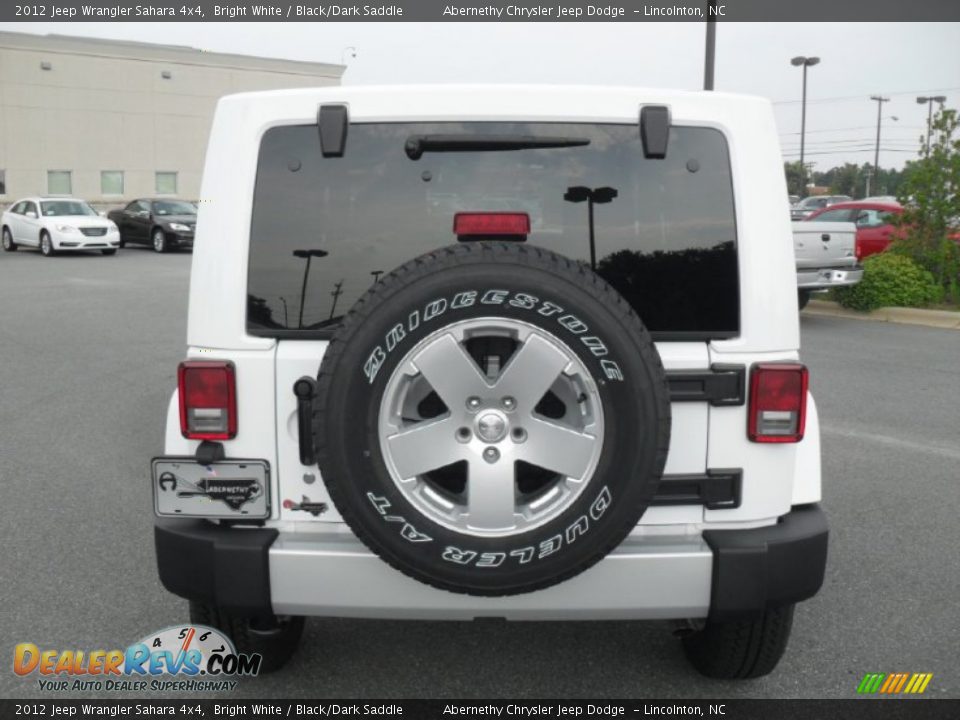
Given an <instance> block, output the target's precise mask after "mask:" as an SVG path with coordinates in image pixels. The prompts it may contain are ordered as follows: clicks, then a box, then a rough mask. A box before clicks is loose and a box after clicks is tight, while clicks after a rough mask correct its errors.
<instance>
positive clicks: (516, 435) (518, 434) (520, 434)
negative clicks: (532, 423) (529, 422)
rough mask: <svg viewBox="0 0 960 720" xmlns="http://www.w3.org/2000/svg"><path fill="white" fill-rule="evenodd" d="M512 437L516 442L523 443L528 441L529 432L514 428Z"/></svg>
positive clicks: (511, 432) (511, 433)
mask: <svg viewBox="0 0 960 720" xmlns="http://www.w3.org/2000/svg"><path fill="white" fill-rule="evenodd" d="M510 437H511V438H513V441H514V442H518V443H522V442H523V441H524V440H526V439H527V431H526V430H524V429H523V428H520V427H518V428H514V429H513V430H511V431H510Z"/></svg>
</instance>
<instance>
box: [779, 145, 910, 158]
mask: <svg viewBox="0 0 960 720" xmlns="http://www.w3.org/2000/svg"><path fill="white" fill-rule="evenodd" d="M873 151H874V148H873V147H865V148H858V149H856V150H816V151H814V152H808V153H805V154H806V155H847V154H850V155H853V154H856V153H864V152H873ZM880 151H881V152H894V153H914V154H916V155H917V156H918V157H919V151H918V150H900V149H898V148H880ZM782 155H783V156H784V157H800V153H799V152H798V151H796V150H791V151H790V152H784V153H782Z"/></svg>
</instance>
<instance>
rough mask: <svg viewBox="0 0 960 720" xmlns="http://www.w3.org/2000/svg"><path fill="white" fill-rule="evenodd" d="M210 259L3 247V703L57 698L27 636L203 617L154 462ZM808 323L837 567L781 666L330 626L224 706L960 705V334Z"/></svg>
mask: <svg viewBox="0 0 960 720" xmlns="http://www.w3.org/2000/svg"><path fill="white" fill-rule="evenodd" d="M189 264H190V256H189V255H188V254H171V255H163V256H159V255H156V254H154V253H153V252H152V251H150V250H147V249H142V250H141V249H136V248H128V249H125V250H122V251H121V252H120V253H119V254H118V255H117V256H116V257H102V256H99V255H84V256H62V257H57V258H53V259H46V258H43V257H41V256H40V255H39V254H38V253H36V252H34V251H19V252H17V253H13V254H2V255H0V373H2V380H0V387H2V396H0V397H2V402H0V593H2V603H0V697H5V698H26V697H48V698H50V699H54V698H55V697H56V696H51V695H49V694H46V695H45V694H44V693H43V692H41V691H40V690H39V688H38V685H37V682H36V679H35V678H36V676H34V677H33V678H31V679H22V678H19V677H17V676H15V675H14V674H13V672H12V671H11V664H12V655H13V648H14V646H15V644H16V643H20V642H33V643H36V644H37V645H38V646H40V647H41V648H57V649H61V650H65V649H86V650H89V649H97V648H101V649H110V648H123V647H126V646H127V645H129V644H130V643H132V642H134V641H136V640H137V639H139V638H141V637H143V636H144V635H146V634H147V633H149V632H151V631H153V630H156V629H159V628H163V627H166V626H168V625H173V624H177V623H181V622H183V621H184V619H185V617H186V604H185V603H184V602H183V601H181V600H179V599H177V598H175V597H173V596H171V595H170V594H168V593H167V592H166V591H165V590H164V589H163V588H162V587H161V586H160V583H159V581H158V580H157V575H156V570H155V564H154V551H153V539H152V522H153V518H152V504H151V497H150V488H149V483H148V480H147V472H148V469H147V468H148V461H149V459H150V458H151V457H152V456H153V455H156V454H159V453H161V452H162V450H163V448H162V441H163V440H162V439H163V423H164V417H165V407H166V404H167V401H168V398H169V394H170V392H171V390H172V388H173V387H174V384H175V369H176V365H177V363H178V361H179V360H181V359H182V357H183V352H184V344H185V332H186V306H187V286H188V276H189ZM802 333H803V347H804V350H803V358H804V360H805V361H806V362H807V363H808V365H809V366H810V369H811V377H812V387H813V392H814V393H815V396H816V399H817V403H818V406H819V410H820V415H821V419H822V424H823V472H824V481H825V492H824V495H825V498H824V504H825V507H826V509H827V512H828V513H829V517H830V522H831V532H832V535H831V546H830V559H829V567H828V570H827V577H826V582H825V585H824V588H823V590H822V591H821V593H820V594H819V595H818V596H817V597H815V598H814V599H812V600H810V601H808V602H806V603H804V604H803V605H801V606H800V608H799V609H798V611H797V615H796V620H795V624H794V632H793V637H792V640H791V642H790V646H789V648H788V650H787V654H786V656H785V657H784V659H783V661H782V662H781V664H780V666H779V668H778V669H777V670H776V671H775V672H774V673H773V674H772V675H771V676H768V677H766V678H762V679H759V680H755V681H749V682H719V681H711V680H707V679H704V678H702V677H700V676H699V675H697V674H696V673H695V672H694V671H692V670H691V669H690V668H689V667H688V665H687V664H686V662H685V660H684V658H683V655H682V653H681V649H680V645H679V644H678V643H677V641H676V640H674V639H673V638H672V637H671V635H670V632H669V628H668V627H667V626H666V625H665V624H663V623H644V622H631V623H565V624H564V623H505V622H476V623H447V622H443V623H441V622H398V621H372V620H371V621H359V620H341V619H310V620H309V621H308V624H307V629H306V632H305V635H304V640H303V643H302V646H301V649H300V651H299V652H298V654H297V655H296V656H295V658H294V659H293V661H292V662H291V664H290V665H289V666H288V667H287V668H286V669H285V670H284V671H282V672H281V673H279V674H275V675H270V676H264V677H259V678H256V679H250V680H245V681H243V682H241V684H240V686H239V688H238V690H237V691H236V692H235V693H233V694H228V695H224V696H223V697H225V698H239V697H287V698H303V697H324V696H326V697H340V698H347V697H357V698H371V697H373V698H390V699H399V698H416V697H450V698H453V697H459V698H501V697H503V698H507V697H514V698H520V697H581V698H601V697H622V698H625V697H647V698H658V697H659V698H668V697H670V698H678V699H687V698H689V699H693V698H712V697H725V698H737V697H768V698H779V697H836V698H850V697H853V696H854V695H855V688H856V685H857V684H858V682H859V679H860V678H861V677H862V676H863V674H864V673H866V672H932V673H934V679H933V680H932V682H931V683H930V685H929V688H928V690H927V695H928V696H929V695H934V696H936V697H960V666H958V663H957V658H956V649H957V640H958V639H960V632H958V628H960V623H958V620H957V618H958V613H957V608H958V601H957V598H958V597H960V562H958V560H957V548H958V547H960V521H958V512H960V470H958V468H960V333H957V332H956V331H949V330H937V329H930V328H924V327H913V326H907V325H892V324H885V323H874V322H860V321H856V320H845V319H838V318H828V317H810V316H804V317H803V318H802ZM4 658H6V659H4ZM76 695H81V696H83V694H82V693H71V696H76ZM86 697H95V695H91V694H87V695H86ZM107 697H114V698H121V697H131V696H130V695H126V694H114V695H110V696H107ZM202 697H212V696H208V695H203V696H202Z"/></svg>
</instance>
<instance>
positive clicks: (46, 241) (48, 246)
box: [40, 233, 53, 255]
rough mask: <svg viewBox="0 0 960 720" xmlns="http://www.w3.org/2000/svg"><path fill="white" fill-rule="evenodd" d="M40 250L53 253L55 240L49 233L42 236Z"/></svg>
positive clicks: (47, 253) (48, 253)
mask: <svg viewBox="0 0 960 720" xmlns="http://www.w3.org/2000/svg"><path fill="white" fill-rule="evenodd" d="M40 252H41V253H43V254H44V255H53V241H52V240H50V236H49V235H47V233H44V234H43V235H41V236H40Z"/></svg>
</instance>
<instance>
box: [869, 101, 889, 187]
mask: <svg viewBox="0 0 960 720" xmlns="http://www.w3.org/2000/svg"><path fill="white" fill-rule="evenodd" d="M870 99H871V100H873V101H874V102H875V103H876V104H877V145H876V148H875V149H874V151H873V174H874V175H876V176H877V182H878V183H879V182H880V121H881V120H882V119H883V104H884V103H885V102H890V98H888V97H883V96H882V95H871V96H870Z"/></svg>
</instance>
